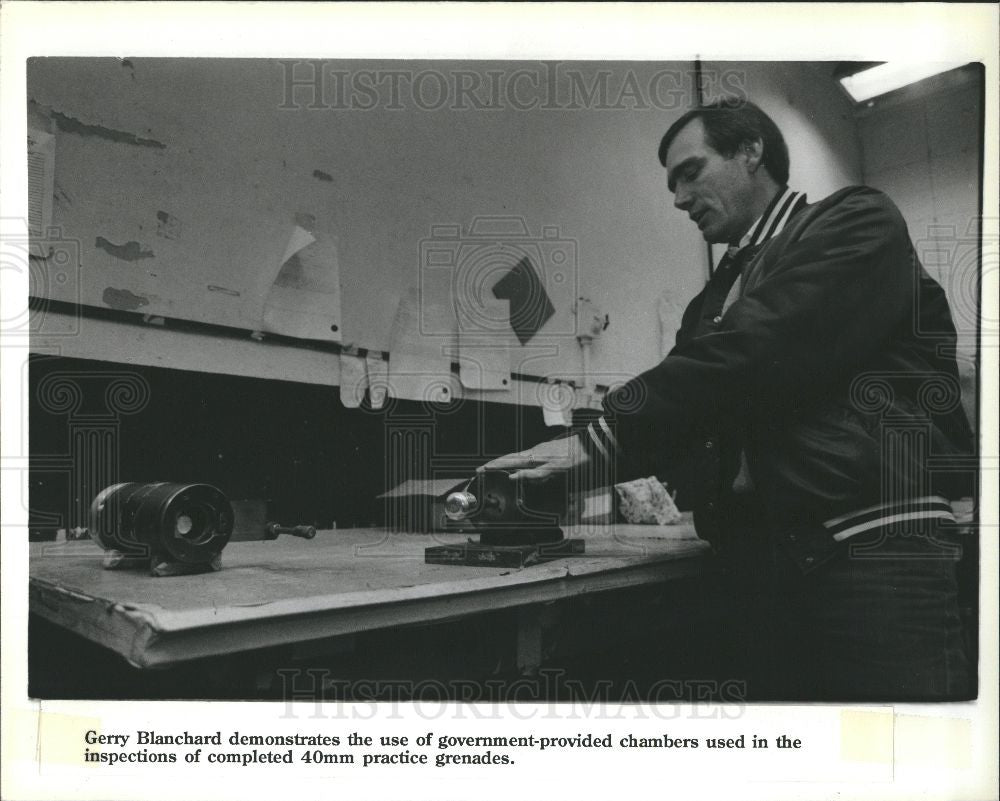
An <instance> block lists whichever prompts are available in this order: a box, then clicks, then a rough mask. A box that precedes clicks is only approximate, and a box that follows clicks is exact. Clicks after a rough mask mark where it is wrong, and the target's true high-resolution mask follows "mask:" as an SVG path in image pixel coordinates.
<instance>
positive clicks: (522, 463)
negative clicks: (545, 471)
mask: <svg viewBox="0 0 1000 801" xmlns="http://www.w3.org/2000/svg"><path fill="white" fill-rule="evenodd" d="M535 464H538V460H537V459H532V457H531V454H530V453H529V452H528V451H522V452H521V453H508V454H507V455H506V456H500V457H497V458H496V459H494V460H493V461H490V462H487V463H486V464H484V465H481V466H480V467H477V468H476V472H477V473H482V472H483V471H484V470H504V469H509V468H512V467H531V466H532V465H535Z"/></svg>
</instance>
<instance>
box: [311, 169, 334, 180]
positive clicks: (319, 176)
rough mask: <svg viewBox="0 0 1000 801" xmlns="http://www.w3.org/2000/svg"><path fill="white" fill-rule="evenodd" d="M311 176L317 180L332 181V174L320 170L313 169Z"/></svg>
mask: <svg viewBox="0 0 1000 801" xmlns="http://www.w3.org/2000/svg"><path fill="white" fill-rule="evenodd" d="M313 178H315V179H316V180H317V181H333V176H332V175H330V173H328V172H323V171H322V170H313Z"/></svg>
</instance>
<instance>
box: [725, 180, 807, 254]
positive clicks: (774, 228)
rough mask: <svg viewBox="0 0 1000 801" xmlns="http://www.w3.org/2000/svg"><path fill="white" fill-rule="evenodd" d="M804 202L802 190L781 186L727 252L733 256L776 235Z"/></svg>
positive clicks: (800, 208)
mask: <svg viewBox="0 0 1000 801" xmlns="http://www.w3.org/2000/svg"><path fill="white" fill-rule="evenodd" d="M806 202H807V201H806V196H805V193H804V192H796V191H794V190H792V189H789V188H788V187H787V186H786V187H783V188H782V190H781V191H780V192H778V193H777V194H776V195H775V196H774V198H773V199H772V200H771V202H770V204H768V207H767V209H765V211H764V213H763V214H762V215H760V217H758V218H757V221H756V222H755V223H754V224H753V225H751V226H750V229H749V230H748V231H747V232H746V233H745V234H744V235H743V238H742V239H740V241H739V244H737V245H734V246H731V247H730V248H729V251H728V252H729V254H730V255H731V256H735V255H736V253H738V252H739V251H741V250H743V248H747V247H750V248H753V247H757V246H758V245H763V244H764V243H765V242H766V241H767V240H768V239H770V238H771V237H773V236H777V235H778V234H779V233H781V230H782V229H783V228H784V227H785V225H786V224H787V223H788V221H789V220H790V219H791V218H792V216H793V215H794V214H796V213H797V212H799V211H801V210H802V209H803V208H804V207H805V205H806Z"/></svg>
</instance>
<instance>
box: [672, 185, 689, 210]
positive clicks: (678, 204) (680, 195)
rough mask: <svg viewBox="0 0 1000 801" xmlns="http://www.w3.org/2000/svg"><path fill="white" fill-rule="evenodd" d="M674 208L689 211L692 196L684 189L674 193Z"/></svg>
mask: <svg viewBox="0 0 1000 801" xmlns="http://www.w3.org/2000/svg"><path fill="white" fill-rule="evenodd" d="M674 208H676V209H680V210H681V211H687V210H688V209H689V208H691V194H690V193H689V192H688V191H686V190H684V189H680V188H679V189H677V191H676V192H674Z"/></svg>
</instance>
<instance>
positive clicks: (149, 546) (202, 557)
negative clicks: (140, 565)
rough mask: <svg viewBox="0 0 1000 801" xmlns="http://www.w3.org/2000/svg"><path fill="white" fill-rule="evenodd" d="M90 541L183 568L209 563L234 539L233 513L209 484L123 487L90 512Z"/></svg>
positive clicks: (113, 490)
mask: <svg viewBox="0 0 1000 801" xmlns="http://www.w3.org/2000/svg"><path fill="white" fill-rule="evenodd" d="M90 513H91V528H90V530H91V535H92V536H93V538H94V539H95V540H96V541H97V543H98V545H100V546H101V547H102V548H104V549H105V550H114V551H119V552H120V553H122V554H124V555H126V556H136V557H147V556H150V555H151V554H154V553H155V554H157V555H158V556H161V557H164V558H167V559H169V560H172V561H175V562H183V563H186V564H204V563H208V562H211V561H212V560H213V559H214V558H215V557H216V556H217V555H218V554H219V553H220V552H221V551H222V549H223V548H225V546H226V543H228V542H229V538H230V536H231V535H232V533H233V521H234V516H233V508H232V506H231V505H230V503H229V500H228V499H227V498H226V496H225V495H223V494H222V493H221V492H220V491H219V490H218V489H216V488H215V487H212V486H210V485H208V484H179V483H168V482H155V483H149V484H143V483H138V482H126V483H123V484H114V485H112V486H110V487H107V488H106V489H104V490H103V491H101V492H100V493H99V494H98V496H97V497H96V498H95V499H94V502H93V503H92V504H91V507H90Z"/></svg>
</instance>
